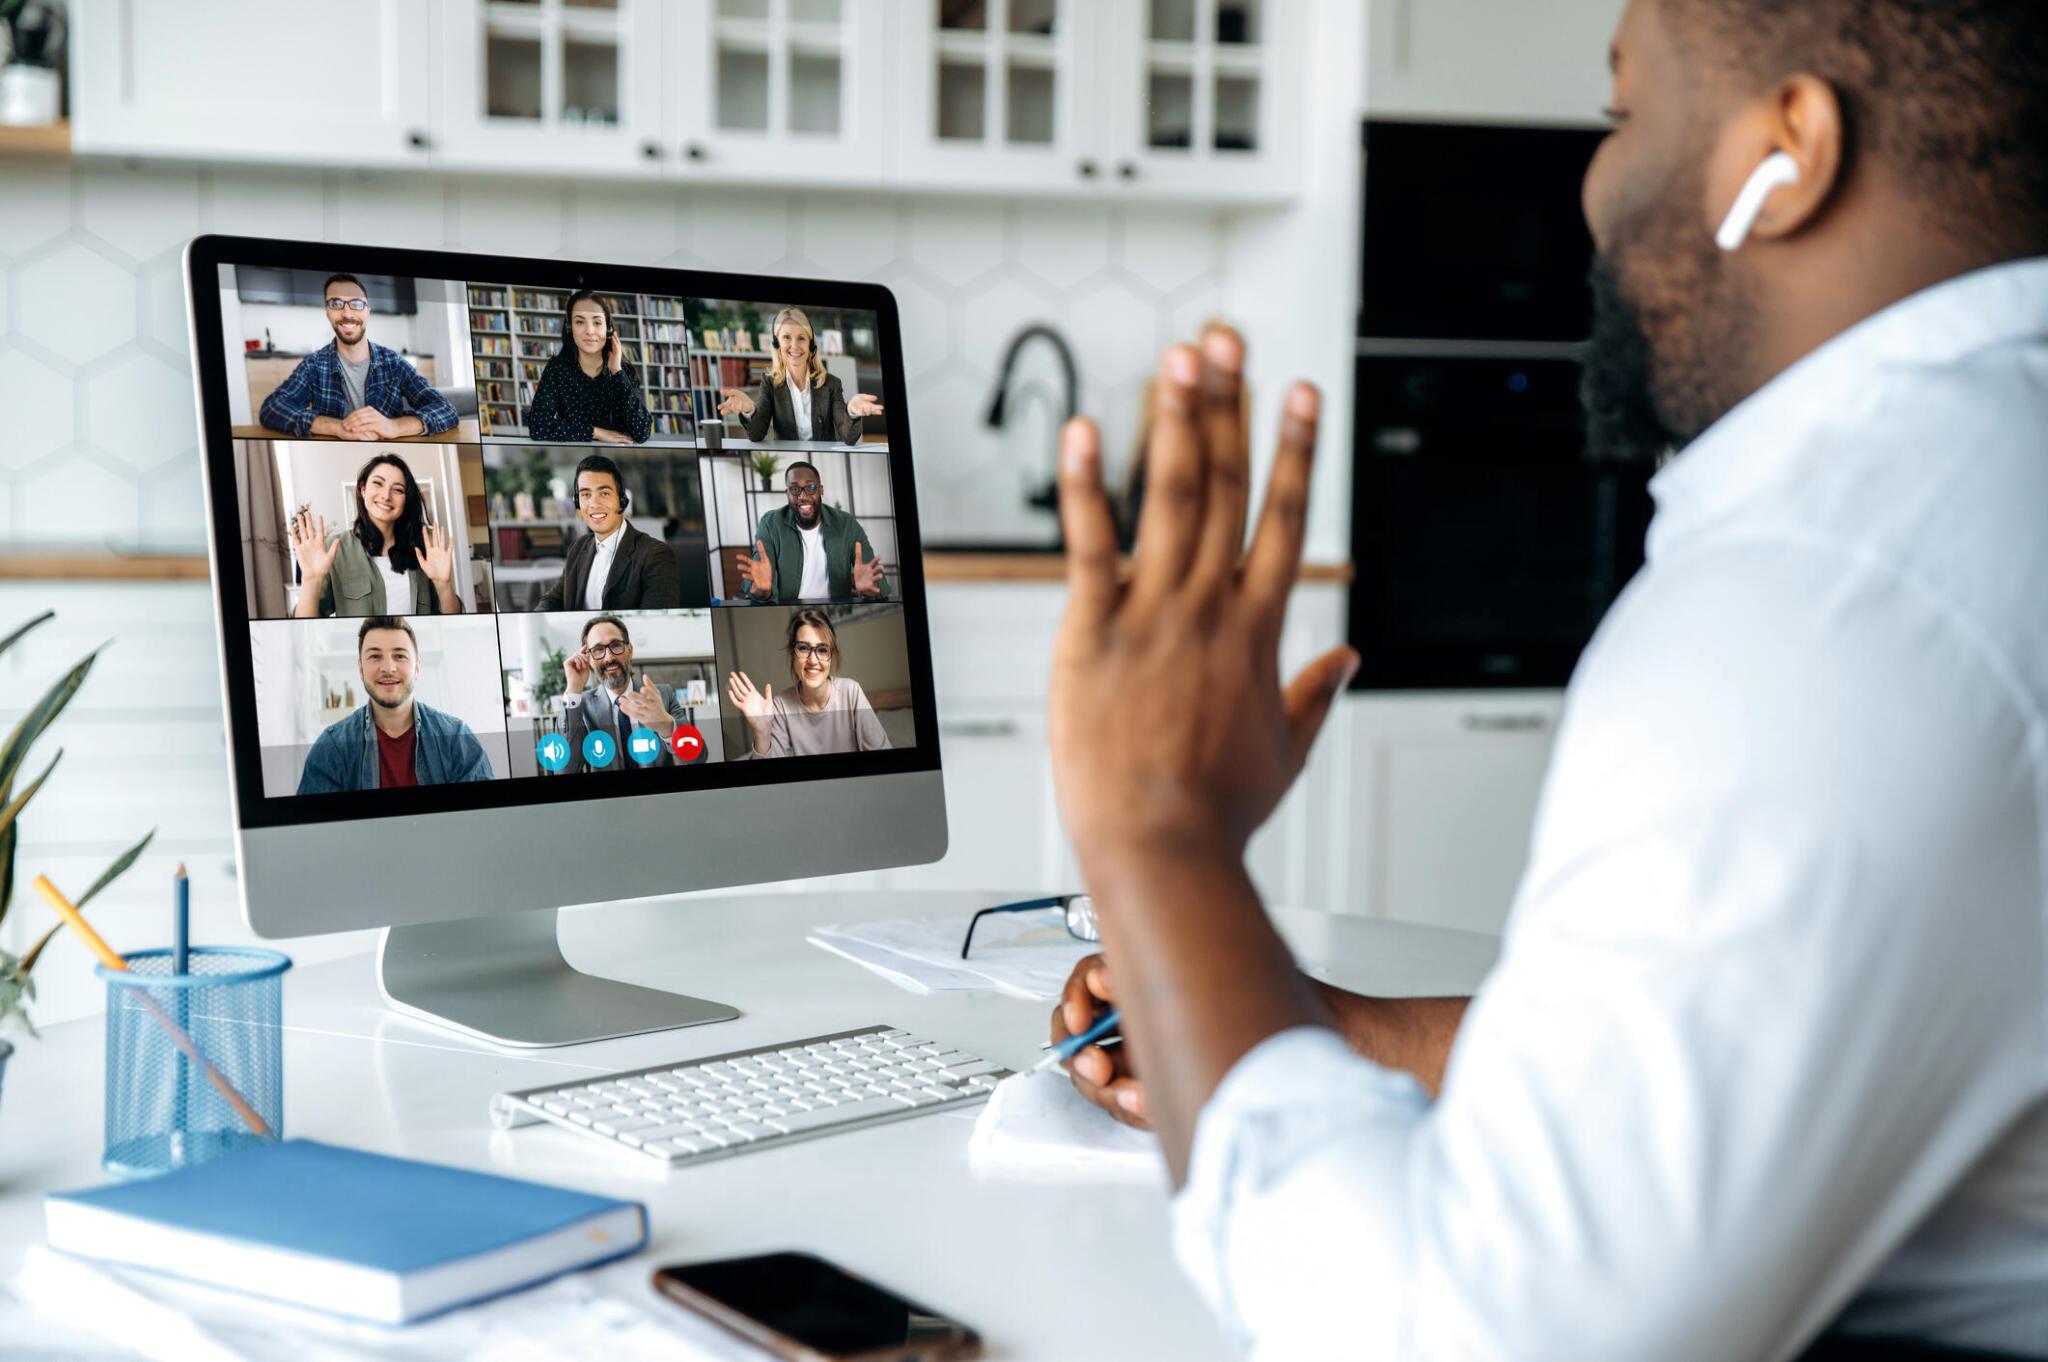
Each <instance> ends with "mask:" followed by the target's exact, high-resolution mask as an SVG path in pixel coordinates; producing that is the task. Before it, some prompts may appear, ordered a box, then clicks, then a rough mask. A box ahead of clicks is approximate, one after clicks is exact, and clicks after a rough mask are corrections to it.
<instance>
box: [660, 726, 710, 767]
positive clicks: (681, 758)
mask: <svg viewBox="0 0 2048 1362" xmlns="http://www.w3.org/2000/svg"><path fill="white" fill-rule="evenodd" d="M668 742H669V749H670V750H671V751H673V752H674V753H675V754H676V760H677V761H678V762H681V763H682V764H683V765H685V766H687V765H689V764H690V763H691V762H697V761H702V760H704V735H703V734H702V733H700V732H698V731H697V725H695V724H677V725H676V731H675V733H674V734H672V735H671V736H670V738H669V740H668Z"/></svg>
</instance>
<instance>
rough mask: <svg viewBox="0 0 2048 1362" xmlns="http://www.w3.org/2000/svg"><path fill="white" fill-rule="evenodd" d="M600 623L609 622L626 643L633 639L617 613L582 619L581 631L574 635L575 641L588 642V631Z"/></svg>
mask: <svg viewBox="0 0 2048 1362" xmlns="http://www.w3.org/2000/svg"><path fill="white" fill-rule="evenodd" d="M600 624H609V625H610V626H611V627H612V628H614V629H616V630H618V631H619V637H620V638H622V639H624V640H626V642H628V643H631V642H632V641H633V635H632V633H631V632H630V631H629V630H628V629H627V628H626V622H625V621H624V620H622V619H620V618H619V617H618V616H617V615H592V616H591V617H590V618H589V619H587V620H585V621H583V632H582V633H580V634H578V635H577V636H576V641H577V642H578V643H582V644H588V643H589V642H590V631H591V630H592V629H595V628H597V626H598V625H600Z"/></svg>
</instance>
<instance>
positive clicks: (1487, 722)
mask: <svg viewBox="0 0 2048 1362" xmlns="http://www.w3.org/2000/svg"><path fill="white" fill-rule="evenodd" d="M1459 722H1460V723H1461V724H1462V725H1463V726H1464V728H1465V729H1466V730H1467V731H1468V732H1472V733H1541V732H1543V731H1544V730H1545V729H1547V728H1549V727H1550V716H1549V715H1547V714H1467V715H1465V716H1464V717H1463V718H1462V719H1461V720H1460V721H1459Z"/></svg>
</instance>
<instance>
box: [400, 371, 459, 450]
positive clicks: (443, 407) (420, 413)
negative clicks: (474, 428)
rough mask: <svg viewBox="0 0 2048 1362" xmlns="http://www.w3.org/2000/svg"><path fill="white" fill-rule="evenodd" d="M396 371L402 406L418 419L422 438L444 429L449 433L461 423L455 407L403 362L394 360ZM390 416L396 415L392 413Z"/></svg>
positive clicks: (423, 377) (418, 372) (422, 376)
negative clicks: (406, 407) (423, 435)
mask: <svg viewBox="0 0 2048 1362" xmlns="http://www.w3.org/2000/svg"><path fill="white" fill-rule="evenodd" d="M394 362H395V363H396V364H397V365H398V368H399V375H398V385H399V391H400V392H401V393H403V394H404V396H405V403H406V405H407V406H409V407H411V408H412V414H413V415H414V416H417V417H419V418H420V430H421V432H422V433H423V434H426V435H439V434H440V433H441V432H442V431H444V430H453V429H455V427H456V424H457V423H458V422H460V421H461V420H462V418H461V416H459V415H458V414H457V413H456V410H455V404H454V403H453V402H450V401H449V400H448V399H447V398H446V397H443V396H442V395H441V392H440V390H439V389H437V388H435V387H434V385H433V384H431V383H429V382H427V380H426V377H425V376H424V375H423V374H421V373H420V371H419V370H418V369H415V368H414V367H413V366H412V365H411V364H409V363H407V362H406V361H405V360H403V359H397V360H395V361H394ZM390 414H391V415H394V416H395V415H398V413H396V412H392V413H390Z"/></svg>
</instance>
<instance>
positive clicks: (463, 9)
mask: <svg viewBox="0 0 2048 1362" xmlns="http://www.w3.org/2000/svg"><path fill="white" fill-rule="evenodd" d="M443 13H444V16H445V18H444V23H445V25H446V37H447V42H446V45H445V48H444V50H445V51H446V52H447V53H448V61H447V69H448V87H447V93H446V96H445V100H444V108H443V115H444V117H443V122H444V128H445V133H444V136H445V138H446V140H447V142H448V147H447V150H448V151H449V153H450V156H451V158H453V159H455V160H458V161H465V162H472V163H474V162H486V163H489V162H504V163H507V164H520V163H528V162H531V161H534V160H538V159H542V158H545V159H546V161H547V162H548V163H552V164H571V165H583V166H587V167H589V168H590V169H592V170H601V171H603V172H605V173H617V172H619V171H620V170H621V169H624V168H628V167H638V166H644V167H647V168H649V169H650V170H651V169H652V168H654V167H656V166H658V164H659V162H660V160H661V147H660V144H659V141H658V139H659V136H660V122H661V91H660V84H659V81H660V70H661V52H660V48H661V42H662V35H661V21H660V6H659V0H447V3H446V5H445V8H444V11H443Z"/></svg>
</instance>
